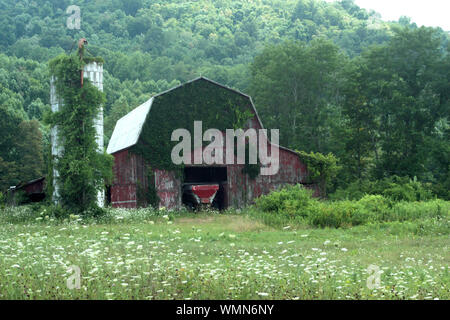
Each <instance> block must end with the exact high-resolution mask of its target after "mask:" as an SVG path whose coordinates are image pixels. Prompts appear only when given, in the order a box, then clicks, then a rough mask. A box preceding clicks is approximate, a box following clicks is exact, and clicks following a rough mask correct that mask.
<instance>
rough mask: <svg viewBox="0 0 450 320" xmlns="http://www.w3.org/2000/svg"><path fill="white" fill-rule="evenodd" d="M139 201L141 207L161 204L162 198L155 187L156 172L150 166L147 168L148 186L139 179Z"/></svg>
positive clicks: (155, 206) (154, 206)
mask: <svg viewBox="0 0 450 320" xmlns="http://www.w3.org/2000/svg"><path fill="white" fill-rule="evenodd" d="M137 201H138V206H139V207H146V206H148V205H150V206H152V207H153V208H157V207H158V205H159V202H160V199H159V197H158V193H157V191H156V187H155V173H154V172H153V170H152V169H151V168H150V167H149V168H147V188H145V187H144V186H143V184H142V182H141V181H138V187H137Z"/></svg>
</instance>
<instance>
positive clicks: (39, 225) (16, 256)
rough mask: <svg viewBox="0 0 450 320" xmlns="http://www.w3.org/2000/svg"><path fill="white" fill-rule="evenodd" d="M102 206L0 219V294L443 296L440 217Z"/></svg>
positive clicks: (445, 241)
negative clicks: (58, 217)
mask: <svg viewBox="0 0 450 320" xmlns="http://www.w3.org/2000/svg"><path fill="white" fill-rule="evenodd" d="M111 211H112V212H114V218H113V219H109V220H108V221H106V220H105V222H101V221H98V220H93V221H83V220H81V219H79V218H78V217H76V216H72V217H71V218H70V219H67V220H65V221H64V222H61V221H55V220H54V219H52V218H49V217H48V216H45V212H41V213H40V214H38V216H37V217H36V218H33V221H32V222H30V221H27V222H21V223H20V222H15V223H11V222H7V221H2V220H1V219H0V299H441V300H442V299H449V298H450V288H449V283H450V273H449V261H450V255H449V244H450V241H449V236H448V235H449V233H448V220H447V221H445V222H442V221H433V220H427V221H426V222H421V221H417V222H414V224H408V222H403V223H400V222H393V223H382V224H370V225H365V226H358V227H353V228H348V229H318V228H311V227H307V226H290V225H286V226H284V227H282V228H276V229H274V228H272V227H269V226H267V225H265V224H263V223H262V222H261V220H258V219H255V218H250V217H249V216H247V215H245V214H242V213H241V214H230V213H228V214H214V213H208V214H197V215H192V214H184V215H180V214H176V215H173V214H171V213H168V215H165V214H161V215H159V216H152V215H149V216H148V217H147V216H146V215H145V213H142V211H137V212H130V211H127V210H117V211H115V210H111ZM442 223H444V224H445V225H446V226H447V227H446V229H445V230H447V231H445V230H444V232H427V230H428V229H429V230H436V229H435V226H434V227H433V224H437V225H439V226H442ZM433 228H434V229H433ZM421 230H422V231H421ZM439 230H440V229H439ZM70 266H77V267H79V270H80V277H81V286H80V288H79V289H77V288H74V289H69V288H68V286H67V282H68V279H69V282H70V281H72V280H70V279H73V275H74V273H76V271H74V270H75V269H72V270H69V267H70ZM369 266H372V267H371V268H372V269H369V270H368V268H369ZM378 275H379V280H380V281H379V283H377V281H376V279H377V276H378ZM71 277H72V278H71ZM70 283H73V282H70ZM368 284H369V286H368ZM369 287H370V289H369ZM374 287H375V288H374Z"/></svg>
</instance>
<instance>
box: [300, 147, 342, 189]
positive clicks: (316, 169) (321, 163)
mask: <svg viewBox="0 0 450 320" xmlns="http://www.w3.org/2000/svg"><path fill="white" fill-rule="evenodd" d="M297 153H298V154H299V156H300V159H301V160H302V162H303V163H304V164H305V165H306V167H307V169H308V172H309V176H308V182H309V183H317V184H318V185H319V187H320V188H321V189H322V191H323V193H325V191H326V190H325V189H326V185H327V184H329V183H330V182H331V180H332V179H333V178H335V177H336V175H337V174H338V172H339V170H340V169H341V167H340V166H339V165H338V158H336V156H334V155H333V154H331V153H329V154H328V155H324V154H321V153H319V152H316V153H314V152H311V153H307V152H305V151H297Z"/></svg>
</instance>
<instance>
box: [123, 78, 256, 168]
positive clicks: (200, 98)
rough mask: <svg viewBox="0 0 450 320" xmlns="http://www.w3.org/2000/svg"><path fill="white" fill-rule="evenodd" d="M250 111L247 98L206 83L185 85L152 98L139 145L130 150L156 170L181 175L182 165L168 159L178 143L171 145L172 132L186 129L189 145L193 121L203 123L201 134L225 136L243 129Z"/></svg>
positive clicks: (200, 81)
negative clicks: (213, 132)
mask: <svg viewBox="0 0 450 320" xmlns="http://www.w3.org/2000/svg"><path fill="white" fill-rule="evenodd" d="M250 110H251V104H250V100H249V99H248V98H246V97H244V96H242V95H240V94H236V93H235V92H233V91H230V90H228V89H226V88H221V87H218V86H217V85H215V84H213V83H211V82H210V81H208V80H205V79H201V80H198V81H194V82H191V83H187V84H185V85H183V86H182V87H179V88H177V89H176V90H173V91H170V92H167V93H165V94H164V95H161V96H157V97H155V98H154V101H153V104H152V107H151V110H150V112H149V114H148V115H147V120H146V122H145V124H144V127H143V128H142V133H141V135H140V137H139V143H138V144H136V145H135V146H133V147H132V150H133V152H134V153H137V154H141V155H142V156H143V157H144V159H145V160H147V161H148V163H150V165H151V166H152V167H153V168H155V169H164V170H170V171H176V172H178V173H180V174H181V171H180V170H182V165H176V164H174V163H173V162H172V159H171V151H172V149H173V147H174V146H175V145H176V144H178V143H179V142H178V141H171V137H172V132H173V131H174V130H176V129H179V128H183V129H187V130H188V131H189V132H190V133H191V141H192V139H193V138H194V121H202V129H203V130H204V131H206V130H207V129H210V128H214V129H218V130H220V131H222V132H225V130H226V129H231V128H235V129H239V128H244V125H245V124H246V122H247V120H248V119H249V118H250V117H252V116H253V113H251V111H250ZM180 115H183V116H180ZM201 134H203V132H201ZM155 137H158V138H157V139H155ZM190 145H192V142H191V144H190Z"/></svg>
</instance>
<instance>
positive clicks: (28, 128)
mask: <svg viewBox="0 0 450 320" xmlns="http://www.w3.org/2000/svg"><path fill="white" fill-rule="evenodd" d="M39 127H40V124H39V122H38V121H37V120H31V121H22V122H21V123H20V124H19V127H18V131H19V134H18V136H17V139H16V148H17V155H18V159H17V165H18V174H19V178H20V181H30V180H33V179H37V178H40V177H41V176H42V174H43V172H44V158H43V154H42V133H41V131H40V129H39Z"/></svg>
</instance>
